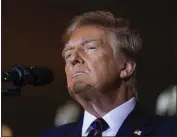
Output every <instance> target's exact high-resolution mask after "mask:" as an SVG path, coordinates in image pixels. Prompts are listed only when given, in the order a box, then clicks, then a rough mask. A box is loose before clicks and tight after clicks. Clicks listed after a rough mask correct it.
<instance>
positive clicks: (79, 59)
mask: <svg viewBox="0 0 177 137" xmlns="http://www.w3.org/2000/svg"><path fill="white" fill-rule="evenodd" d="M70 63H71V65H72V66H75V65H76V64H84V60H83V58H82V57H81V56H80V55H79V53H78V52H76V51H75V52H74V53H73V55H72V57H71V58H70Z"/></svg>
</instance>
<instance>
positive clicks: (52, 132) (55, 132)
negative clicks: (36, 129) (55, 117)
mask: <svg viewBox="0 0 177 137" xmlns="http://www.w3.org/2000/svg"><path fill="white" fill-rule="evenodd" d="M76 124H77V123H69V124H64V125H61V126H58V127H55V128H50V129H48V130H46V131H45V132H43V133H42V134H41V135H40V136H66V135H67V133H68V132H70V131H71V130H72V129H73V128H74V127H75V126H76Z"/></svg>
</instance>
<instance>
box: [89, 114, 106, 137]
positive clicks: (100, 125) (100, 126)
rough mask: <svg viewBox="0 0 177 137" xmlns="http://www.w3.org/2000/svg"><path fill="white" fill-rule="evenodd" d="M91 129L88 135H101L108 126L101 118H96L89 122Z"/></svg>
mask: <svg viewBox="0 0 177 137" xmlns="http://www.w3.org/2000/svg"><path fill="white" fill-rule="evenodd" d="M91 127H92V130H91V131H90V132H89V134H88V137H89V136H102V132H103V131H105V130H107V129H108V128H109V125H108V124H107V123H106V121H105V120H104V119H102V118H98V119H96V120H95V121H93V122H92V124H91Z"/></svg>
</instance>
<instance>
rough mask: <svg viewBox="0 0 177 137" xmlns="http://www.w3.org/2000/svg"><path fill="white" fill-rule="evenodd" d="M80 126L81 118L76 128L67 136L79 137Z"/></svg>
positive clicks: (80, 132)
mask: <svg viewBox="0 0 177 137" xmlns="http://www.w3.org/2000/svg"><path fill="white" fill-rule="evenodd" d="M82 124H83V116H82V117H81V119H80V120H79V122H78V123H77V124H76V126H75V127H74V128H73V129H72V130H71V131H70V132H69V133H68V136H75V137H76V136H81V134H82Z"/></svg>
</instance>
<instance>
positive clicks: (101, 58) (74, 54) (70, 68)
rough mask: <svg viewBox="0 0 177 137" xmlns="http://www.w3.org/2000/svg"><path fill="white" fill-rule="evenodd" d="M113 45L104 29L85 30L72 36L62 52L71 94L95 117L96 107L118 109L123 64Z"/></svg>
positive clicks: (78, 30)
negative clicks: (107, 105)
mask: <svg viewBox="0 0 177 137" xmlns="http://www.w3.org/2000/svg"><path fill="white" fill-rule="evenodd" d="M111 41H112V39H111V37H109V36H108V34H107V33H106V31H105V30H104V29H102V28H100V27H96V26H84V27H80V28H78V29H76V30H75V31H74V32H73V34H72V36H71V37H70V39H69V41H68V43H67V44H66V45H65V48H64V50H63V56H64V58H65V61H66V66H65V72H66V76H67V83H68V90H69V93H70V94H71V96H72V97H73V98H75V99H76V100H77V101H78V102H79V103H80V104H81V105H82V106H83V107H84V109H86V110H88V111H89V110H90V112H91V113H92V112H93V114H95V113H94V111H95V110H94V111H93V107H96V106H97V105H96V104H99V105H103V103H102V102H104V103H107V104H109V103H111V104H114V105H115V106H116V105H117V103H116V102H117V101H118V100H120V98H118V92H117V88H119V86H120V83H121V73H122V70H123V69H124V64H123V63H121V62H119V61H118V60H117V59H116V58H115V57H114V54H113V49H112V47H111V45H110V43H111ZM114 88H115V89H114ZM115 91H116V92H115ZM89 103H90V105H89ZM95 105H96V106H95ZM115 106H114V107H115ZM99 107H100V108H101V106H99ZM105 108H106V106H105ZM109 109H111V107H109ZM105 111H109V110H105ZM96 113H98V112H96ZM95 115H96V114H95Z"/></svg>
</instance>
